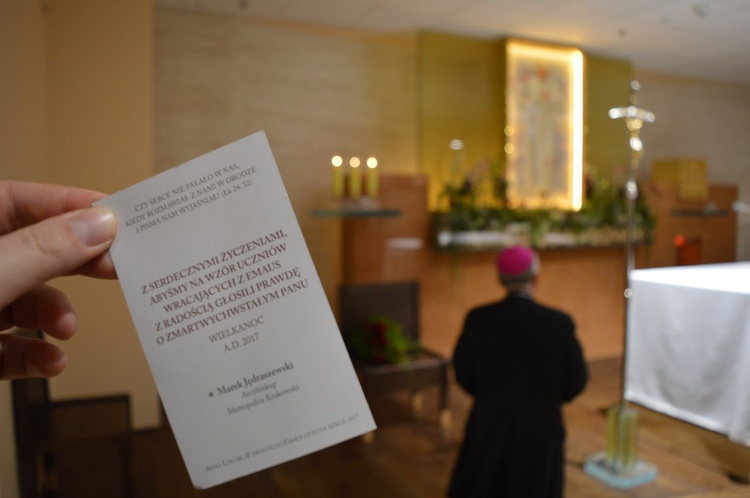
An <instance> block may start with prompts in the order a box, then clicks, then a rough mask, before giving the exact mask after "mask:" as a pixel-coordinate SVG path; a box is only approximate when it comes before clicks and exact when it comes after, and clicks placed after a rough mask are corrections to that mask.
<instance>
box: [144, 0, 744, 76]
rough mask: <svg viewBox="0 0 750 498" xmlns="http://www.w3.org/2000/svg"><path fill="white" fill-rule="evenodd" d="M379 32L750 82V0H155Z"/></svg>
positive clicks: (197, 8)
mask: <svg viewBox="0 0 750 498" xmlns="http://www.w3.org/2000/svg"><path fill="white" fill-rule="evenodd" d="M154 3H155V4H156V5H157V6H159V7H169V8H182V9H187V10H191V11H199V12H213V13H222V14H228V15H247V16H251V17H254V18H261V19H263V18H266V19H273V20H278V21H292V22H301V23H314V24H321V25H330V26H337V27H346V28H353V29H359V30H368V31H380V32H401V33H403V32H410V31H414V30H418V29H429V30H435V31H443V32H448V33H455V34H461V35H467V36H476V37H480V38H502V37H506V36H516V37H523V38H527V39H533V40H539V41H547V42H557V43H563V44H569V45H574V46H577V47H580V48H581V49H583V50H584V51H586V52H589V53H592V54H597V55H601V56H607V57H616V58H623V59H627V60H629V61H631V62H632V63H633V65H634V66H635V67H636V68H637V69H642V70H647V71H654V72H659V73H666V74H673V75H681V76H688V77H695V78H701V79H710V80H717V81H724V82H730V83H739V84H742V85H746V86H750V0H154Z"/></svg>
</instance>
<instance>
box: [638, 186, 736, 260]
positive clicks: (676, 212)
mask: <svg viewBox="0 0 750 498" xmlns="http://www.w3.org/2000/svg"><path fill="white" fill-rule="evenodd" d="M643 195H644V196H645V197H646V199H647V200H648V203H649V206H651V209H652V210H653V211H654V214H655V215H656V216H657V218H658V220H657V225H656V232H655V235H654V242H653V244H651V245H650V246H649V247H648V248H644V249H645V250H644V251H643V253H642V255H641V258H640V265H639V266H641V267H649V268H655V267H662V266H674V265H676V264H677V248H676V247H675V243H674V240H675V237H676V236H678V235H681V236H683V237H686V238H691V237H697V238H699V239H700V241H701V242H700V246H701V251H700V252H701V258H702V261H701V263H702V264H709V263H730V262H734V261H735V260H736V254H737V230H736V226H737V215H736V214H735V213H734V211H732V203H733V202H734V201H735V200H737V187H734V186H728V185H710V186H709V188H708V200H707V201H683V200H681V199H680V198H679V195H678V187H677V184H676V183H651V184H648V185H646V187H645V188H644V192H643ZM709 208H712V209H713V211H712V210H711V209H709Z"/></svg>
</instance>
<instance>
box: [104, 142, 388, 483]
mask: <svg viewBox="0 0 750 498" xmlns="http://www.w3.org/2000/svg"><path fill="white" fill-rule="evenodd" d="M96 204H97V205H104V206H108V207H109V208H111V209H113V210H114V212H115V214H116V216H117V219H118V233H117V237H116V239H115V241H114V244H113V245H112V248H111V249H110V252H111V254H112V258H113V260H114V263H115V267H116V268H117V273H118V275H119V279H120V283H121V285H122V289H123V292H124V294H125V298H126V300H127V303H128V307H129V308H130V314H131V316H132V318H133V321H134V323H135V326H136V329H137V330H138V335H139V337H140V340H141V344H142V346H143V349H144V351H145V353H146V357H147V358H148V362H149V365H150V367H151V371H152V373H153V375H154V378H155V380H156V385H157V387H158V389H159V394H160V396H161V398H162V402H163V404H164V408H165V410H166V412H167V416H168V417H169V422H170V424H171V426H172V429H173V431H174V434H175V436H176V438H177V443H178V444H179V447H180V451H181V452H182V456H183V458H184V460H185V464H186V465H187V468H188V471H189V473H190V477H191V479H192V481H193V485H194V486H195V487H196V488H199V489H204V488H207V487H210V486H214V485H217V484H221V483H223V482H226V481H229V480H231V479H235V478H237V477H241V476H244V475H247V474H249V473H252V472H255V471H258V470H261V469H264V468H267V467H270V466H273V465H276V464H279V463H281V462H284V461H287V460H291V459H293V458H296V457H299V456H302V455H305V454H308V453H311V452H314V451H317V450H319V449H321V448H324V447H327V446H330V445H332V444H335V443H338V442H341V441H344V440H346V439H350V438H352V437H355V436H358V435H360V434H363V433H365V432H368V431H371V430H374V429H375V423H374V421H373V418H372V415H371V413H370V410H369V407H368V405H367V402H366V400H365V398H364V395H363V393H362V389H361V387H360V385H359V382H358V380H357V377H356V374H355V372H354V369H353V367H352V364H351V361H350V359H349V356H348V354H347V351H346V348H345V346H344V343H343V341H342V338H341V335H340V333H339V330H338V327H337V325H336V321H335V319H334V316H333V313H332V312H331V308H330V306H329V304H328V301H327V299H326V296H325V294H324V291H323V288H322V286H321V284H320V280H319V278H318V276H317V273H316V271H315V267H314V266H313V262H312V259H311V258H310V254H309V252H308V250H307V246H306V244H305V241H304V239H303V237H302V232H301V230H300V228H299V225H298V223H297V219H296V217H295V215H294V211H293V210H292V206H291V203H290V202H289V198H288V196H287V193H286V190H285V188H284V184H283V183H282V180H281V176H280V174H279V171H278V169H277V167H276V163H275V161H274V158H273V154H272V153H271V149H270V147H269V145H268V141H267V140H266V136H265V134H264V133H263V132H260V133H256V134H254V135H251V136H249V137H246V138H244V139H241V140H238V141H237V142H234V143H232V144H229V145H227V146H225V147H222V148H220V149H217V150H215V151H213V152H210V153H208V154H206V155H204V156H201V157H199V158H197V159H193V160H192V161H189V162H187V163H185V164H183V165H182V166H179V167H177V168H173V169H171V170H168V171H165V172H164V173H161V174H159V175H157V176H155V177H153V178H150V179H148V180H146V181H144V182H141V183H139V184H137V185H135V186H132V187H130V188H127V189H125V190H122V191H121V192H118V193H116V194H114V195H112V196H109V197H107V198H105V199H102V200H101V201H98V202H97V203H96Z"/></svg>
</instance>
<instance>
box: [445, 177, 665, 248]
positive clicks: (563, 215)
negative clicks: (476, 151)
mask: <svg viewBox="0 0 750 498" xmlns="http://www.w3.org/2000/svg"><path fill="white" fill-rule="evenodd" d="M473 187H474V185H473V183H472V182H471V181H470V180H469V179H468V178H467V180H465V181H464V182H463V183H462V184H461V185H460V187H454V186H450V185H447V186H446V187H445V188H444V190H443V197H444V198H445V199H446V200H447V206H448V209H447V210H444V211H441V212H438V213H435V220H434V221H435V224H436V226H435V229H436V230H449V231H453V232H460V231H473V230H494V231H503V230H508V229H509V228H511V227H512V226H513V224H519V223H523V224H525V225H526V226H527V227H528V230H529V231H530V236H531V239H532V241H535V240H539V239H540V237H542V236H543V235H544V234H545V233H548V232H568V233H574V234H581V233H583V232H586V231H588V230H595V229H601V228H607V227H608V228H619V229H624V228H625V227H626V226H627V199H626V197H625V191H624V188H623V187H616V186H614V185H613V184H612V183H611V182H609V181H607V180H603V179H599V180H593V179H591V178H589V179H587V182H586V198H585V200H584V203H583V206H582V208H581V209H580V210H579V211H563V210H559V209H543V208H540V209H510V208H508V207H507V202H506V199H505V191H504V190H505V188H504V185H501V184H498V185H497V188H496V189H495V192H494V194H495V197H496V199H497V201H498V202H496V203H494V205H489V204H484V205H483V204H480V203H479V202H477V197H478V196H477V193H476V191H475V189H474V188H473ZM634 214H635V226H636V227H638V228H640V229H642V230H644V231H645V233H646V234H647V236H648V234H650V233H651V231H652V230H653V228H654V227H655V226H656V217H655V216H654V214H653V213H652V212H651V210H650V209H649V207H648V205H647V203H646V201H645V199H644V198H643V196H639V197H638V198H637V200H636V205H635V213H634Z"/></svg>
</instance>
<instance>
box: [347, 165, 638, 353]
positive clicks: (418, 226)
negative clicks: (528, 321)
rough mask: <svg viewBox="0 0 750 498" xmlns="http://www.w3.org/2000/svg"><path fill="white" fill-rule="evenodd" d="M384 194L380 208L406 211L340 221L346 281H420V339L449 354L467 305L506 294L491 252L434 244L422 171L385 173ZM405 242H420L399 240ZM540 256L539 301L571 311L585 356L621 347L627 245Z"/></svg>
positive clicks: (552, 252) (487, 300)
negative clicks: (438, 249) (445, 248)
mask: <svg viewBox="0 0 750 498" xmlns="http://www.w3.org/2000/svg"><path fill="white" fill-rule="evenodd" d="M381 196H382V197H381V200H382V202H383V206H384V207H388V208H396V209H401V210H402V211H403V215H402V216H400V217H397V218H353V219H348V220H345V221H344V235H343V239H344V250H343V251H344V260H343V268H344V269H343V275H344V281H345V282H347V283H374V282H394V281H401V280H410V279H416V280H419V282H420V284H421V285H420V288H421V309H420V319H421V320H420V321H421V326H422V339H423V342H424V344H425V345H426V346H428V347H429V348H431V349H433V350H435V351H437V352H440V353H442V354H444V355H450V354H451V353H452V351H453V346H454V344H455V341H456V339H457V337H458V334H459V332H460V331H461V327H462V325H463V319H464V316H465V314H466V312H467V311H468V310H469V309H470V308H472V307H474V306H478V305H480V304H484V303H488V302H490V301H493V300H497V299H500V298H502V297H503V293H504V291H503V289H502V287H501V286H500V284H499V283H498V281H497V278H496V276H495V269H494V268H495V266H494V262H495V258H496V254H495V253H494V252H452V253H451V252H436V251H434V250H433V248H432V245H431V240H430V215H429V212H428V211H427V207H426V206H427V193H426V178H425V177H422V176H417V177H409V176H401V177H384V178H383V179H382V193H381ZM409 241H411V242H412V243H413V242H414V241H419V244H418V247H417V246H414V247H412V248H406V247H404V246H403V245H402V246H401V247H399V244H407V243H408V242H409ZM540 257H541V260H542V276H541V278H540V286H539V290H538V298H539V300H540V301H541V302H543V303H546V304H548V305H550V306H553V307H557V308H560V309H563V310H565V311H567V312H569V313H570V314H571V315H572V316H573V318H574V320H575V321H576V323H577V325H578V334H579V336H580V338H581V342H582V343H583V347H584V349H585V353H586V356H587V357H588V358H602V357H608V356H616V355H619V354H621V353H622V350H623V331H624V321H625V301H624V297H623V294H622V293H623V291H624V289H625V249H624V248H623V247H614V248H602V249H564V250H543V251H541V252H540Z"/></svg>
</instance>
